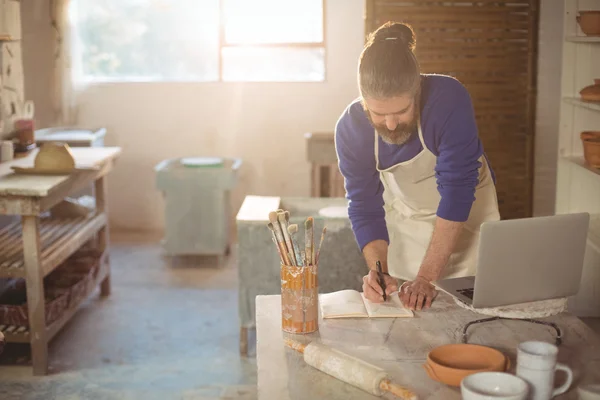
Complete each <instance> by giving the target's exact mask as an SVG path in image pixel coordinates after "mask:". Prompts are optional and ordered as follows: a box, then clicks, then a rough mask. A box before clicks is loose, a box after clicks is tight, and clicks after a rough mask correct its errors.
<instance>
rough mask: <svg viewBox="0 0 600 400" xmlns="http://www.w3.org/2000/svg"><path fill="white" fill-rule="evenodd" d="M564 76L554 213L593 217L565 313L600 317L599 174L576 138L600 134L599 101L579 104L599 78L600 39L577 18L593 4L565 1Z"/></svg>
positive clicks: (582, 0) (591, 0) (594, 6)
mask: <svg viewBox="0 0 600 400" xmlns="http://www.w3.org/2000/svg"><path fill="white" fill-rule="evenodd" d="M563 1H564V3H563V4H564V20H563V21H564V23H563V43H562V77H561V94H560V96H561V98H562V101H560V123H559V137H558V163H557V181H556V209H555V212H556V213H557V214H563V213H572V212H588V213H590V215H591V221H590V227H589V233H588V246H587V249H586V255H585V260H584V267H583V276H582V280H581V287H580V290H579V293H578V294H577V295H576V296H573V297H572V298H570V299H569V310H570V311H571V312H572V313H573V314H575V315H577V316H580V317H600V169H596V168H593V167H591V166H589V165H587V164H586V162H585V160H584V157H583V146H582V143H581V139H580V133H581V132H582V131H587V130H600V102H589V101H584V100H582V99H581V97H580V95H579V92H580V90H581V89H583V88H584V87H586V86H589V85H592V84H593V83H594V79H600V70H598V68H597V66H598V64H599V63H600V37H588V36H585V35H584V34H583V32H582V31H581V29H580V27H579V25H578V23H577V20H576V17H577V15H578V12H579V11H580V10H581V11H583V10H599V9H600V4H599V3H598V1H595V0H563Z"/></svg>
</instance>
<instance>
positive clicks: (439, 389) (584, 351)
mask: <svg viewBox="0 0 600 400" xmlns="http://www.w3.org/2000/svg"><path fill="white" fill-rule="evenodd" d="M484 317H485V316H482V315H479V314H475V313H473V312H470V311H468V310H465V309H463V308H461V307H459V306H457V305H456V304H455V303H454V301H453V300H452V298H450V296H448V295H446V294H443V293H441V294H440V295H439V296H438V298H437V299H436V301H435V302H434V304H433V307H432V308H431V309H430V310H427V311H425V312H417V313H416V315H415V318H404V319H403V318H398V319H372V320H369V319H338V320H334V319H329V320H320V321H319V323H320V327H319V328H320V329H319V331H318V332H317V333H314V334H310V335H306V336H301V335H290V334H287V333H284V332H282V330H281V297H280V296H278V295H277V296H257V297H256V324H257V326H256V329H257V362H258V398H259V399H278V400H288V399H329V400H335V399H340V400H341V399H343V400H352V399H377V398H378V397H375V396H372V395H370V394H367V393H366V392H363V391H361V390H359V389H357V388H355V387H353V386H351V385H348V384H346V383H344V382H341V381H339V380H337V379H335V378H333V377H331V376H329V375H327V374H325V373H323V372H321V371H319V370H317V369H315V368H312V367H311V366H308V365H307V364H306V363H305V362H304V360H303V359H302V357H301V354H299V353H297V352H295V351H293V350H291V349H288V348H287V347H285V346H284V343H283V339H284V337H290V338H293V339H295V340H298V341H301V342H304V343H308V342H310V341H313V340H319V341H321V342H323V343H325V344H327V345H329V346H332V347H335V348H338V349H340V350H342V351H344V352H347V353H350V354H352V355H355V356H357V357H359V358H361V359H364V360H367V361H369V362H371V363H373V364H375V365H378V366H380V367H382V368H384V369H385V370H386V371H387V372H388V373H389V374H390V376H391V377H392V379H393V380H394V381H395V382H398V383H400V384H403V385H405V386H407V387H409V388H411V389H412V390H414V391H415V392H416V393H417V395H418V396H419V398H420V399H445V400H453V399H460V398H461V397H460V390H458V389H457V388H453V387H449V386H446V385H444V384H441V383H438V382H436V381H433V380H432V379H430V378H429V377H428V376H427V374H426V373H425V370H424V369H423V367H422V364H423V363H424V361H425V359H426V357H427V353H428V352H429V351H430V350H432V349H433V348H435V347H437V346H440V345H444V344H448V343H460V340H461V339H460V338H461V336H462V329H463V327H464V325H465V324H466V323H467V322H469V321H472V320H476V319H480V318H484ZM546 320H548V321H552V322H555V323H557V324H558V326H559V327H560V328H561V330H562V331H563V344H562V345H561V346H560V352H559V361H560V362H563V363H566V364H567V365H568V366H570V367H571V368H572V369H573V372H574V375H575V383H574V385H573V386H572V387H571V389H570V390H569V391H568V392H567V393H565V394H564V395H561V396H557V397H556V399H576V398H577V393H576V386H578V385H580V384H583V383H592V382H595V383H600V338H599V337H598V336H597V335H596V334H595V333H594V332H593V331H592V330H591V329H590V328H589V327H588V326H587V325H585V324H584V323H583V322H582V321H581V320H579V319H578V318H576V317H574V316H572V315H570V314H568V313H564V314H560V315H558V316H555V317H551V318H547V319H546ZM467 332H468V334H469V337H468V342H469V343H475V344H483V345H488V346H492V347H495V348H497V349H499V350H501V351H503V352H504V353H505V354H507V355H508V356H509V357H510V358H511V363H512V367H511V370H510V372H512V373H514V366H515V360H516V347H517V345H518V344H519V343H520V342H523V341H526V340H543V341H547V342H550V343H554V338H555V336H554V335H553V332H554V331H553V330H552V329H550V328H548V327H546V326H544V325H539V324H532V323H529V322H524V321H494V322H487V323H482V324H476V325H473V326H471V327H470V328H469V329H468V331H467ZM557 376H560V375H557ZM387 396H388V397H385V398H390V399H391V398H394V397H393V396H391V395H387ZM389 396H391V397H389Z"/></svg>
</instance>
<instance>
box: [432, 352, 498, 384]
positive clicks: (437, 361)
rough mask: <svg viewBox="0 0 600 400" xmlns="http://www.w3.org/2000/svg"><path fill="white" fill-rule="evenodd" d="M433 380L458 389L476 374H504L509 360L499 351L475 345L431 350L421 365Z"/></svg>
mask: <svg viewBox="0 0 600 400" xmlns="http://www.w3.org/2000/svg"><path fill="white" fill-rule="evenodd" d="M423 367H424V368H425V371H427V375H429V377H430V378H431V379H433V380H436V381H438V382H442V383H445V384H447V385H450V386H455V387H459V386H460V382H461V381H462V380H463V378H465V377H466V376H469V375H471V374H474V373H477V372H504V371H506V370H508V368H509V367H510V360H509V359H508V357H506V356H505V355H504V354H502V353H501V352H500V351H498V350H495V349H492V348H491V347H486V346H480V345H476V344H449V345H445V346H440V347H437V348H435V349H433V350H432V351H431V352H429V354H428V355H427V362H426V363H425V364H424V365H423Z"/></svg>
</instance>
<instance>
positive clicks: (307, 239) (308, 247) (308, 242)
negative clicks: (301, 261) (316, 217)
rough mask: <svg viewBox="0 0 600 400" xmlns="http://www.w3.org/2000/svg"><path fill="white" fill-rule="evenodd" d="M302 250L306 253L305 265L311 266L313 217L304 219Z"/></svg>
mask: <svg viewBox="0 0 600 400" xmlns="http://www.w3.org/2000/svg"><path fill="white" fill-rule="evenodd" d="M304 249H305V252H306V260H305V262H306V265H312V259H313V217H308V218H306V221H305V222H304Z"/></svg>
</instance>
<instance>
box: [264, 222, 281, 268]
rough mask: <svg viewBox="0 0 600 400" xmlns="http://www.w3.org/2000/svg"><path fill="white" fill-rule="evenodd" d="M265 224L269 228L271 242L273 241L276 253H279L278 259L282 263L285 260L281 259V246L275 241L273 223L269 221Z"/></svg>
mask: <svg viewBox="0 0 600 400" xmlns="http://www.w3.org/2000/svg"><path fill="white" fill-rule="evenodd" d="M267 226H268V227H269V229H270V230H271V235H272V236H273V243H275V246H276V247H277V253H279V259H280V260H281V262H282V263H284V262H285V261H284V259H283V255H282V254H281V246H279V243H277V236H275V228H273V224H272V223H270V222H269V223H268V224H267Z"/></svg>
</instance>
